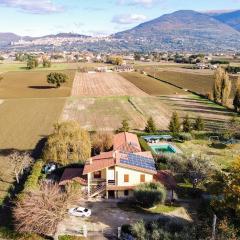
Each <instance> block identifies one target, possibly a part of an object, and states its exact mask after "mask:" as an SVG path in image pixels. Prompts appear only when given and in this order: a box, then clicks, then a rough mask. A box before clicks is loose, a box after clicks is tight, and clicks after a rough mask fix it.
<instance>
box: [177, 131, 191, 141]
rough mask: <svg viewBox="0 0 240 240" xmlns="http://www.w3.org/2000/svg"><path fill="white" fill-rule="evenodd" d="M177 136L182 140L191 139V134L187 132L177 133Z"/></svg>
mask: <svg viewBox="0 0 240 240" xmlns="http://www.w3.org/2000/svg"><path fill="white" fill-rule="evenodd" d="M177 136H178V137H179V138H180V139H181V140H183V141H191V140H192V139H193V137H192V134H191V133H189V132H182V133H178V135H177Z"/></svg>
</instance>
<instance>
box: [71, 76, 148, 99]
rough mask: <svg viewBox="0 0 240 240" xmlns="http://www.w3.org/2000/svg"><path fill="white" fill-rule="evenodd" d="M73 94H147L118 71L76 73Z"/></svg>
mask: <svg viewBox="0 0 240 240" xmlns="http://www.w3.org/2000/svg"><path fill="white" fill-rule="evenodd" d="M71 95H72V96H75V97H76V96H77V97H82V96H88V97H101V96H147V93H145V92H144V91H142V90H140V89H139V88H137V87H136V86H135V85H134V84H132V83H130V82H129V81H127V80H126V79H125V78H123V77H121V76H120V75H119V74H117V73H76V76H75V79H74V83H73V87H72V94H71Z"/></svg>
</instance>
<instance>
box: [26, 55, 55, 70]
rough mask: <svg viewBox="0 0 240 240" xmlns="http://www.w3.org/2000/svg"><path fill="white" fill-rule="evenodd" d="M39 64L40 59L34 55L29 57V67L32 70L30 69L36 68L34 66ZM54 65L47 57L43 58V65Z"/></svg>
mask: <svg viewBox="0 0 240 240" xmlns="http://www.w3.org/2000/svg"><path fill="white" fill-rule="evenodd" d="M38 65H39V61H38V59H37V58H35V57H32V56H29V57H28V59H27V68H28V69H29V70H30V69H34V68H37V67H38ZM51 65H52V63H51V61H50V60H48V59H47V58H43V60H42V66H43V67H44V68H50V67H51Z"/></svg>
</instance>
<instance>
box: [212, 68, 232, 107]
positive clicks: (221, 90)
mask: <svg viewBox="0 0 240 240" xmlns="http://www.w3.org/2000/svg"><path fill="white" fill-rule="evenodd" d="M231 89H232V82H231V80H230V79H229V75H228V73H227V72H226V71H225V70H224V69H223V68H221V67H219V68H218V69H217V70H216V71H215V73H214V85H213V98H214V101H215V102H218V103H222V104H223V105H226V104H227V102H228V98H229V95H230V92H231Z"/></svg>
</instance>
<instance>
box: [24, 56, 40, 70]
mask: <svg viewBox="0 0 240 240" xmlns="http://www.w3.org/2000/svg"><path fill="white" fill-rule="evenodd" d="M36 67H38V60H37V59H36V58H33V57H30V58H29V59H28V61H27V68H28V69H34V68H36Z"/></svg>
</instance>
